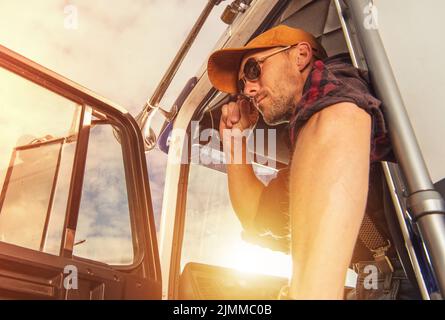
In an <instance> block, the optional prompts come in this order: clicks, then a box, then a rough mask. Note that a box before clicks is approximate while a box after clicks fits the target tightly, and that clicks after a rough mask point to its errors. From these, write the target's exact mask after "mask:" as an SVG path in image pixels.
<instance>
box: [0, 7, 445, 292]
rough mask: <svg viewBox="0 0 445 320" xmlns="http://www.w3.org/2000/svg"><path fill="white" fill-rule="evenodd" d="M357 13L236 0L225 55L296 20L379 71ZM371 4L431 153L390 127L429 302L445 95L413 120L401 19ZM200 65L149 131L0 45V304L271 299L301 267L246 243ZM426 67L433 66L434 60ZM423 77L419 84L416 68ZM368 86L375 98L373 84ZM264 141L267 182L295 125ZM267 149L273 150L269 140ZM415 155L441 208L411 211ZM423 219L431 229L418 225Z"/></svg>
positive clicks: (417, 272) (254, 241)
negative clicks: (156, 158) (159, 179)
mask: <svg viewBox="0 0 445 320" xmlns="http://www.w3.org/2000/svg"><path fill="white" fill-rule="evenodd" d="M209 2H213V4H215V5H216V4H220V2H221V1H209ZM359 2H360V4H361V5H362V7H361V8H362V9H363V10H362V13H363V17H362V16H361V17H360V18H357V15H358V13H357V11H354V10H355V7H356V6H357V4H351V1H341V0H286V1H284V0H272V1H269V0H268V1H262V0H254V1H233V2H232V3H231V4H230V5H229V6H228V7H227V8H226V11H224V14H223V20H224V21H225V22H226V23H228V24H229V25H228V27H227V29H226V31H225V32H224V33H223V35H222V36H221V38H220V39H219V41H218V42H217V44H216V46H215V49H219V48H224V47H237V46H242V45H244V44H245V43H247V42H248V41H249V40H250V39H252V38H253V37H255V36H256V35H258V34H260V33H261V32H263V31H264V30H267V29H269V28H271V27H273V26H276V25H278V24H286V25H289V26H292V27H297V28H302V29H305V30H306V31H308V32H310V33H312V34H314V35H315V36H316V37H317V38H318V39H319V41H320V42H321V43H322V45H323V46H324V47H325V49H326V51H327V53H328V56H332V55H335V54H338V53H348V54H349V55H350V56H351V60H352V61H353V63H354V64H355V66H356V67H360V68H363V69H367V70H369V71H370V72H371V73H373V72H374V74H377V75H378V72H377V71H376V69H374V68H373V67H374V64H373V57H372V56H371V55H370V54H369V51H370V50H368V47H367V42H366V41H363V38H365V37H364V36H363V33H361V32H363V31H361V29H363V25H364V26H365V28H366V27H369V28H371V29H373V28H374V26H375V19H377V18H376V17H377V16H376V15H375V11H373V10H375V9H373V8H375V7H374V6H373V5H371V6H369V5H368V2H367V1H359ZM374 2H375V6H376V7H377V8H379V14H380V20H379V21H380V27H379V28H375V29H373V32H377V30H376V29H379V30H378V32H380V36H381V37H382V39H383V43H384V45H385V48H386V49H387V54H388V57H389V61H390V62H391V65H392V66H393V68H394V73H395V75H396V80H397V82H396V84H397V83H398V84H399V86H400V87H401V94H402V96H403V98H404V100H405V104H406V109H407V110H408V115H409V116H411V117H406V119H402V120H400V121H401V122H403V123H405V124H406V123H408V124H409V125H407V126H406V128H407V129H406V130H408V131H409V130H410V128H411V126H410V121H412V122H413V127H414V128H411V129H412V132H413V133H415V136H414V140H415V138H416V136H417V140H419V142H420V145H421V151H416V150H417V149H416V148H414V147H413V149H412V150H411V151H412V152H411V153H410V152H406V153H403V152H402V151H400V150H402V149H403V148H402V147H401V146H404V144H403V141H404V140H403V137H402V138H399V137H400V136H401V134H400V131H398V129H394V130H393V133H392V134H393V135H392V138H393V140H394V141H395V143H396V144H397V146H398V147H397V152H396V158H397V162H396V163H386V162H385V163H382V164H381V165H382V168H383V171H384V173H385V180H386V182H387V184H386V187H387V193H386V195H387V197H388V199H387V200H388V204H389V205H388V206H387V208H386V212H385V215H386V217H387V220H388V223H389V224H390V226H392V227H391V230H393V231H394V234H393V235H392V236H393V238H394V239H396V241H397V243H396V244H395V245H396V247H397V251H398V254H399V257H400V258H401V260H402V262H403V265H404V268H405V270H406V271H407V273H408V274H409V276H410V278H411V279H412V281H414V282H416V283H417V285H418V287H419V290H420V292H421V294H422V297H423V298H424V299H432V298H438V297H439V298H440V297H441V288H442V287H441V283H442V282H441V279H442V278H441V277H442V274H441V273H440V272H438V270H439V269H440V268H439V267H440V266H443V263H444V260H443V256H445V249H444V250H442V249H443V247H442V245H443V243H442V242H441V241H442V238H440V237H439V238H437V237H436V238H435V237H433V234H434V235H436V233H431V234H429V233H428V234H427V233H426V231H425V230H431V228H430V226H431V225H434V226H435V228H436V229H437V230H436V231H437V233H438V234H444V235H445V233H444V231H445V228H444V226H445V224H444V220H443V212H441V211H440V210H442V209H443V208H442V207H441V206H442V205H443V198H441V197H443V195H444V185H445V183H444V177H445V171H444V168H443V166H441V165H440V159H441V158H443V157H444V156H445V154H444V152H445V151H444V150H445V149H444V148H443V145H441V142H440V139H437V137H439V136H440V134H437V133H436V132H437V131H434V132H435V133H434V135H433V134H431V127H434V128H435V129H434V130H441V131H440V132H442V133H445V132H443V131H444V129H443V127H442V126H441V125H440V118H439V117H437V116H434V115H437V114H439V105H440V103H439V102H440V101H442V98H444V97H443V96H441V95H443V93H442V92H436V90H434V89H431V91H434V92H430V94H429V95H428V97H427V98H426V100H425V101H427V102H428V105H424V106H422V107H423V108H424V111H422V112H421V113H419V110H418V108H419V106H418V103H419V101H424V100H421V98H420V96H424V92H422V90H413V86H414V85H416V84H417V85H418V83H417V82H413V81H412V80H410V79H407V78H406V77H405V76H404V75H405V73H404V72H406V67H407V64H408V61H407V57H404V55H406V52H405V51H404V52H401V49H400V48H399V47H395V46H393V41H394V39H395V38H397V36H398V34H396V33H394V32H391V30H392V29H391V26H392V24H391V23H394V21H390V19H389V17H390V16H391V12H390V10H391V8H390V6H389V5H385V3H384V1H374ZM413 6H416V5H415V4H414V3H411V4H410V5H409V6H405V7H401V9H400V11H401V12H405V14H404V15H403V14H402V13H400V16H398V19H399V21H400V24H402V25H404V26H405V27H407V28H409V21H408V20H406V19H404V18H403V17H405V18H406V17H409V13H410V12H412V10H413ZM403 10H405V11H403ZM430 11H431V10H430ZM430 11H428V14H431V15H432V14H434V12H432V11H431V12H430ZM433 11H434V10H433ZM369 17H370V18H369ZM362 18H364V19H365V20H364V21H363V24H362V25H360V24H359V23H358V22H357V21H362V20H360V19H362ZM373 19H374V20H373ZM385 19H386V20H385ZM373 23H374V24H373ZM424 27H425V28H427V29H428V30H429V32H430V33H432V35H431V39H433V38H434V33H435V32H436V33H437V32H439V31H438V30H436V29H434V28H433V27H434V26H433V27H432V26H431V25H428V23H427V22H425V23H424ZM419 29H422V26H420V27H419ZM413 32H414V31H413ZM416 32H418V33H421V31H419V30H417V31H416ZM422 41H427V40H425V39H422ZM402 45H407V46H408V47H403V49H404V50H405V49H406V48H411V49H412V48H414V47H415V45H416V43H415V41H414V42H413V43H408V44H405V43H404V42H403V41H402ZM413 51H414V50H413ZM410 54H412V55H413V54H415V53H413V52H410ZM385 57H386V56H385ZM415 57H417V56H415ZM206 67H207V63H206V61H202V67H201V68H200V69H199V70H198V71H197V73H196V74H194V75H190V80H189V81H188V82H187V83H186V84H185V85H184V88H183V90H182V92H179V93H178V97H177V100H176V101H175V103H174V105H173V106H171V108H170V112H169V113H168V117H167V119H164V118H163V117H162V114H163V115H165V114H167V113H166V112H160V111H161V108H160V106H159V105H155V106H152V108H151V109H150V110H149V111H148V113H147V114H145V118H144V119H145V120H144V121H142V122H141V121H140V120H141V117H136V119H135V118H133V117H132V116H131V115H130V114H129V113H128V111H126V110H125V109H124V108H122V107H120V106H118V105H116V104H114V103H112V102H110V101H108V100H106V99H105V98H102V97H100V96H98V95H96V94H95V93H93V92H91V91H89V90H88V89H86V88H83V87H82V86H80V85H78V84H76V83H73V82H72V81H70V80H69V79H66V78H64V77H63V76H61V75H58V74H56V73H54V72H52V71H50V70H48V69H46V68H44V67H43V66H40V65H38V64H36V63H34V62H32V61H30V60H28V59H26V58H25V57H22V56H20V55H18V54H17V53H15V52H12V51H10V50H8V49H7V48H5V47H2V46H0V106H2V109H1V114H0V123H1V126H0V145H1V150H2V152H1V153H0V186H1V194H0V298H26V299H276V297H277V296H278V293H279V291H280V288H281V287H283V286H284V285H285V284H287V282H288V280H289V277H290V273H291V258H290V256H289V254H288V253H286V252H284V251H283V250H282V248H281V247H280V243H281V242H280V241H279V240H280V239H274V237H271V236H269V235H267V234H264V235H252V234H248V233H246V232H245V231H244V230H243V229H242V226H241V224H240V223H239V221H238V219H237V217H236V214H235V212H234V211H233V208H232V206H231V202H230V198H229V193H228V187H227V175H226V172H225V162H224V161H225V160H224V153H223V152H222V145H221V142H220V140H219V138H218V137H217V135H218V134H217V133H218V126H219V117H220V108H221V107H222V105H223V104H224V103H225V102H226V101H227V99H228V96H227V95H226V94H224V93H221V92H218V91H217V90H215V89H214V88H213V87H212V85H211V84H210V82H209V79H208V76H207V72H206ZM441 67H443V65H442V66H441ZM425 68H426V70H427V71H428V72H429V71H430V69H429V68H430V67H429V66H428V63H426V67H425ZM431 68H432V67H431ZM442 70H445V68H442ZM413 73H414V74H416V75H417V76H420V75H421V74H422V73H421V70H418V69H414V70H413ZM373 81H374V83H373V84H374V85H375V86H377V87H378V86H379V83H380V82H379V78H378V77H375V78H373ZM382 83H384V81H383V80H382ZM429 83H430V80H428V79H427V80H425V84H423V86H425V87H428V88H433V87H429ZM437 85H438V83H436V84H435V86H436V87H437ZM385 87H387V86H385ZM377 91H378V92H379V93H380V92H381V91H379V90H377ZM383 96H385V95H384V92H383ZM424 99H425V98H424ZM382 100H384V102H385V99H384V98H382ZM388 105H389V106H392V101H388ZM422 115H423V116H424V117H423V118H422ZM419 117H420V118H419ZM147 119H149V121H147ZM161 119H162V120H161ZM423 120H425V121H426V120H428V124H429V125H428V126H427V125H426V124H425V123H426V122H425V121H424V122H422V121H423ZM156 121H157V122H158V123H157V125H154V122H156ZM410 132H411V131H410ZM258 135H261V136H262V137H264V139H263V141H264V142H265V143H264V144H262V145H259V144H255V143H252V144H251V145H250V150H249V151H250V153H251V155H252V157H253V160H254V168H255V173H256V175H257V177H258V178H259V179H260V180H261V181H262V182H263V183H264V184H267V183H269V182H270V181H271V179H273V178H274V177H275V176H276V174H277V172H278V171H279V170H285V169H286V168H287V166H288V165H289V158H290V155H289V147H288V143H287V140H286V139H287V131H286V127H285V125H279V126H276V127H269V126H267V125H266V124H265V123H264V122H263V121H262V119H261V118H260V120H259V122H258V124H257V125H256V127H255V130H254V132H253V134H252V136H258ZM432 136H434V139H433V138H432ZM410 137H411V136H410ZM273 140H274V141H277V143H276V145H275V144H273V143H268V142H269V141H273ZM432 140H434V141H432ZM440 146H442V148H441V147H440ZM153 147H155V148H156V149H157V150H158V151H159V150H160V151H162V152H164V153H165V154H166V159H167V163H166V172H165V177H164V183H163V192H162V193H163V197H162V206H161V214H160V216H159V217H155V213H154V211H153V203H152V199H153V198H154V197H152V191H151V190H150V179H149V173H150V174H151V173H152V172H150V170H151V168H150V166H148V165H147V159H149V158H150V156H151V153H153V152H154V150H153ZM419 157H420V159H423V158H424V159H426V165H427V168H426V170H424V169H422V168H423V167H422V166H421V165H419V166H417V171H416V172H421V173H422V172H424V171H426V172H427V174H429V175H428V178H429V181H430V182H431V186H429V185H428V184H427V183H426V184H425V185H426V186H427V187H425V190H428V192H430V193H431V194H432V195H433V198H434V197H435V198H434V199H435V202H434V201H433V202H434V205H433V204H432V207H431V208H430V209H428V210H429V211H428V210H427V212H426V213H428V214H426V213H425V210H424V208H423V207H422V208H423V209H418V208H419V207H421V206H422V205H421V203H423V202H422V201H423V200H417V202H414V204H413V203H412V199H410V196H411V195H412V194H414V193H416V192H412V191H413V190H412V188H413V185H415V184H414V183H413V182H412V181H413V180H415V179H414V178H412V176H411V175H410V171H409V170H408V169H409V168H411V167H410V165H409V164H410V160H412V159H413V158H416V159H417V158H419ZM420 163H421V164H422V162H420ZM428 170H429V172H428ZM426 181H428V179H426ZM427 200H428V201H429V202H428V203H432V202H431V201H430V200H431V199H429V198H428V199H426V200H425V201H427ZM435 205H437V206H438V207H436V206H435ZM413 208H414V209H413ZM416 210H424V211H423V213H424V214H421V215H420V214H419V215H417V214H416V212H417V211H416ZM430 213H434V214H430ZM428 216H429V217H428ZM420 217H428V219H430V220H431V221H428V222H425V219H423V220H422V222H421V219H420ZM156 219H158V220H159V221H160V223H159V227H158V228H156V223H155V220H156ZM418 219H419V220H418ZM430 223H431V224H430ZM419 225H420V227H419ZM429 235H431V236H429ZM438 266H439V267H438ZM354 281H355V275H354V273H353V272H352V270H350V271H349V273H348V281H347V283H346V284H345V286H346V287H353V286H354V283H355V282H354Z"/></svg>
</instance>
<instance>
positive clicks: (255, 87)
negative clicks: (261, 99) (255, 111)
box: [244, 80, 260, 98]
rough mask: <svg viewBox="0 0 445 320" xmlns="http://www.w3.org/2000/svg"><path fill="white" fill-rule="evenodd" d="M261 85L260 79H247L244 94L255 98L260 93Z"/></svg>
mask: <svg viewBox="0 0 445 320" xmlns="http://www.w3.org/2000/svg"><path fill="white" fill-rule="evenodd" d="M259 87H260V85H259V83H258V80H256V81H249V80H246V83H245V84H244V94H245V95H247V96H249V97H252V98H253V97H255V96H256V95H257V94H258V91H259Z"/></svg>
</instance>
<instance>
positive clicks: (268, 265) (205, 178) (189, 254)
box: [181, 164, 291, 277]
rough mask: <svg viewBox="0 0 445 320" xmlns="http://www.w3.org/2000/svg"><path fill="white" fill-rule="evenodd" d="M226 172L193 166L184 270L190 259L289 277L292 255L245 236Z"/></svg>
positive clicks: (185, 235) (182, 266)
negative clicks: (266, 246) (243, 235)
mask: <svg viewBox="0 0 445 320" xmlns="http://www.w3.org/2000/svg"><path fill="white" fill-rule="evenodd" d="M241 236H242V227H241V224H240V222H239V221H238V218H237V216H236V214H235V212H234V211H233V209H232V205H231V203H230V198H229V192H228V185H227V176H226V174H225V173H224V172H221V171H217V170H214V169H210V168H207V167H204V166H200V165H197V164H191V165H190V172H189V182H188V190H187V206H186V218H185V231H184V242H183V250H182V258H181V270H182V269H183V268H184V266H185V265H186V264H187V263H188V262H198V263H205V264H210V265H216V266H222V267H228V268H233V269H237V270H240V271H245V272H253V273H261V274H269V275H276V276H281V277H289V276H290V272H291V259H290V256H289V255H286V254H284V253H281V252H278V251H272V250H270V249H267V248H263V247H260V246H257V245H254V244H250V243H248V242H246V241H244V240H243V239H242V237H241Z"/></svg>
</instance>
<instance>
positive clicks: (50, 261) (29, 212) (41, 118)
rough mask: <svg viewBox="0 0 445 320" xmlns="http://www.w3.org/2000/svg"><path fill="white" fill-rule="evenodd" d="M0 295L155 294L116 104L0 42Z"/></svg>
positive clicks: (139, 155)
mask: <svg viewBox="0 0 445 320" xmlns="http://www.w3.org/2000/svg"><path fill="white" fill-rule="evenodd" d="M0 150H1V152H0V298H6V299H10V298H18V299H159V298H160V297H161V277H160V270H159V257H158V250H157V243H156V234H155V227H154V219H153V211H152V206H151V198H150V192H149V184H148V179H147V169H146V163H145V156H144V153H143V147H142V138H141V135H140V132H139V131H138V127H137V125H136V123H135V121H134V119H133V118H132V117H131V116H130V115H129V114H128V112H126V110H124V109H122V108H120V107H118V106H115V105H112V104H110V103H109V102H106V101H105V100H103V99H102V98H100V97H98V96H97V95H94V94H93V93H91V92H89V91H88V90H86V89H84V88H82V87H81V86H79V85H77V84H74V83H72V82H71V81H69V80H67V79H65V78H63V77H61V76H59V75H57V74H55V73H53V72H51V71H49V70H46V69H44V68H43V67H41V66H39V65H37V64H35V63H33V62H31V61H29V60H27V59H25V58H23V57H21V56H19V55H18V54H16V53H14V52H12V51H10V50H8V49H6V48H4V47H2V46H0Z"/></svg>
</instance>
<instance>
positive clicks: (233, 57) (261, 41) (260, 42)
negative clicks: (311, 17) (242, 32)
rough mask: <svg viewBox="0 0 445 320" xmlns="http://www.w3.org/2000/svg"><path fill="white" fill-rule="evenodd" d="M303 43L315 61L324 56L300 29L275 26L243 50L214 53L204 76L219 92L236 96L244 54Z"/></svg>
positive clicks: (233, 49) (317, 46)
mask: <svg viewBox="0 0 445 320" xmlns="http://www.w3.org/2000/svg"><path fill="white" fill-rule="evenodd" d="M299 42H307V43H309V44H310V45H311V47H312V49H313V50H314V55H315V56H316V57H317V58H319V59H324V58H325V57H326V51H325V50H324V48H323V47H322V46H321V45H320V44H319V43H318V41H317V40H316V39H315V37H314V36H313V35H312V34H310V33H308V32H306V31H304V30H302V29H295V28H291V27H288V26H285V25H279V26H276V27H274V28H271V29H269V30H267V31H266V32H264V33H262V34H260V35H259V36H257V37H256V38H254V39H252V40H251V41H249V43H247V44H246V45H245V46H244V47H241V48H226V49H221V50H218V51H215V52H214V53H212V55H211V56H210V58H209V61H208V63H207V73H208V75H209V79H210V82H211V83H212V85H213V86H214V87H215V88H216V89H218V90H220V91H223V92H227V93H237V91H238V89H237V81H238V71H239V68H240V65H241V61H242V59H243V57H244V55H245V54H246V53H248V52H251V51H254V50H258V49H270V48H274V47H281V46H283V47H285V46H290V45H295V44H297V43H299Z"/></svg>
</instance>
